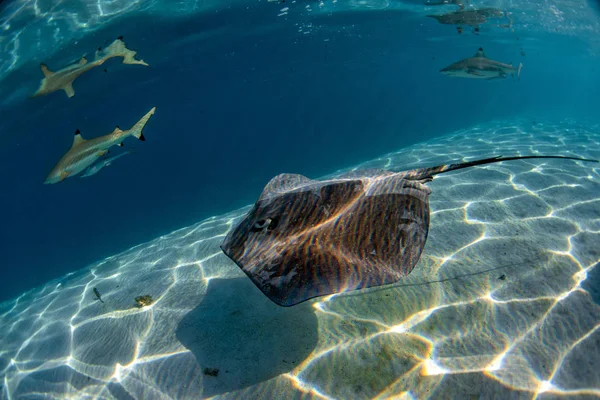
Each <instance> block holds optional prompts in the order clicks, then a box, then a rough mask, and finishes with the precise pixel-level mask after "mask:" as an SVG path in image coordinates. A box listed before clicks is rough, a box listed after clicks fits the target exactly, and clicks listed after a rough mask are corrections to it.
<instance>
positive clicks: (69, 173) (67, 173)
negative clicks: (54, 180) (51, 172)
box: [60, 171, 71, 182]
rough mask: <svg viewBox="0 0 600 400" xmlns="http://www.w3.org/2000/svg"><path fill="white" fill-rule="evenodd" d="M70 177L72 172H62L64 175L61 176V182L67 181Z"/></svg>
mask: <svg viewBox="0 0 600 400" xmlns="http://www.w3.org/2000/svg"><path fill="white" fill-rule="evenodd" d="M69 175H71V172H70V171H65V172H62V173H61V174H60V181H61V182H62V181H64V180H65V179H67V177H68V176H69Z"/></svg>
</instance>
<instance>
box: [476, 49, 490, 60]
mask: <svg viewBox="0 0 600 400" xmlns="http://www.w3.org/2000/svg"><path fill="white" fill-rule="evenodd" d="M475 57H483V58H487V57H486V55H485V53H484V52H483V47H480V48H479V49H477V53H475Z"/></svg>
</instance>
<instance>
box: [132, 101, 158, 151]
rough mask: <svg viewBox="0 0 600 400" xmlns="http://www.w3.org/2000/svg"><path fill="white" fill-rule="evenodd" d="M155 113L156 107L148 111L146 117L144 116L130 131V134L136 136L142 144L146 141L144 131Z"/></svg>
mask: <svg viewBox="0 0 600 400" xmlns="http://www.w3.org/2000/svg"><path fill="white" fill-rule="evenodd" d="M155 111H156V107H152V109H151V110H150V111H148V112H147V113H146V115H144V116H143V117H142V118H141V119H140V120H139V121H138V122H136V124H135V125H134V126H133V127H132V128H131V129H130V130H129V131H128V132H129V134H130V135H132V136H135V137H136V138H138V139H139V140H141V141H142V142H143V141H145V140H146V138H145V137H144V134H143V133H142V130H143V129H144V126H146V123H148V120H149V119H150V117H151V116H153V115H154V112H155Z"/></svg>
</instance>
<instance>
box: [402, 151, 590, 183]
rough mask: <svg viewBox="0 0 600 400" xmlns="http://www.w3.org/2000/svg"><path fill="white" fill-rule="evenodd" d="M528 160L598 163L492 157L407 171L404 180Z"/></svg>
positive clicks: (525, 157) (520, 157)
mask: <svg viewBox="0 0 600 400" xmlns="http://www.w3.org/2000/svg"><path fill="white" fill-rule="evenodd" d="M529 158H560V159H565V160H577V161H589V162H598V160H590V159H587V158H578V157H566V156H517V157H502V156H497V157H492V158H485V159H483V160H475V161H467V162H463V163H458V164H446V165H438V166H437V167H431V168H421V169H416V170H413V171H409V172H408V173H407V174H406V176H405V177H404V179H411V180H421V179H433V176H434V175H438V174H443V173H445V172H450V171H456V170H457V169H463V168H470V167H475V166H477V165H484V164H492V163H497V162H502V161H511V160H526V159H529Z"/></svg>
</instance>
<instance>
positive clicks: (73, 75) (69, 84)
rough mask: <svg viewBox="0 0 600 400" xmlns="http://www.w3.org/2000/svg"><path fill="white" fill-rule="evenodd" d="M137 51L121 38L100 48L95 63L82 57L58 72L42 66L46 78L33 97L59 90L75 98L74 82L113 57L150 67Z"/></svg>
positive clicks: (126, 62) (44, 65) (124, 61)
mask: <svg viewBox="0 0 600 400" xmlns="http://www.w3.org/2000/svg"><path fill="white" fill-rule="evenodd" d="M136 53H137V52H136V51H134V50H131V49H128V48H127V46H126V45H125V42H124V41H123V37H122V36H120V37H119V38H118V39H117V40H115V41H114V42H112V43H111V44H110V45H109V46H108V47H107V48H106V49H104V50H102V48H98V50H97V51H96V55H95V56H94V61H92V62H88V60H87V58H85V57H82V58H81V60H79V62H77V63H75V64H71V65H69V66H66V67H64V68H63V69H60V70H58V71H50V69H49V68H48V66H47V65H46V64H43V63H42V64H40V67H41V68H42V73H43V74H44V78H43V79H42V81H41V83H40V87H39V89H38V90H37V92H35V93H34V94H33V95H32V96H31V97H38V96H44V95H46V94H48V93H52V92H55V91H57V90H64V91H65V93H66V94H67V96H68V97H69V98H71V97H73V96H75V90H74V89H73V81H74V80H75V79H77V77H79V76H80V75H81V74H83V73H85V72H87V71H89V70H90V69H92V68H95V67H97V66H99V65H102V64H104V62H105V61H106V60H108V59H111V58H113V57H123V64H139V65H144V66H148V64H147V63H146V62H144V60H136V59H135V55H136Z"/></svg>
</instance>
